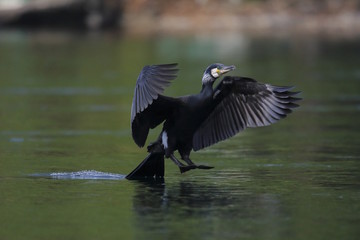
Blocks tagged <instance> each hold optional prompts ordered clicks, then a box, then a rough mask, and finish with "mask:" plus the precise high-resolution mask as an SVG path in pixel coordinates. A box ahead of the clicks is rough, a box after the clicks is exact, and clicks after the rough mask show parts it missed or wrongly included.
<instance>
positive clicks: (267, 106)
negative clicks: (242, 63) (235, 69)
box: [193, 77, 301, 151]
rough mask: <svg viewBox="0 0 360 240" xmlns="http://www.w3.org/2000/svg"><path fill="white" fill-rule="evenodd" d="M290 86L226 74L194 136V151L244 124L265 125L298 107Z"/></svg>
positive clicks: (230, 134) (239, 129)
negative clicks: (274, 84)
mask: <svg viewBox="0 0 360 240" xmlns="http://www.w3.org/2000/svg"><path fill="white" fill-rule="evenodd" d="M292 88H293V87H279V86H273V85H270V84H262V83H259V82H257V81H255V80H254V79H251V78H243V77H225V78H224V79H223V80H222V81H221V82H220V83H219V85H218V86H217V87H216V88H215V90H214V94H213V103H212V105H213V106H212V111H211V113H210V115H209V116H208V117H207V118H206V119H205V121H204V122H203V123H202V124H201V125H200V127H199V128H198V129H197V131H196V132H195V134H194V136H193V149H194V150H195V151H197V150H199V149H202V148H205V147H208V146H210V145H213V144H215V143H217V142H219V141H222V140H225V139H228V138H230V137H232V136H234V135H235V134H237V133H238V132H240V131H242V130H244V129H245V128H247V127H261V126H267V125H270V124H272V123H275V122H277V121H279V120H280V119H282V118H284V117H286V115H287V114H289V113H291V112H292V110H291V109H292V108H295V107H298V106H299V105H297V104H296V103H294V102H296V101H298V100H301V98H296V97H294V96H295V95H297V94H299V93H300V92H291V91H290V90H291V89H292Z"/></svg>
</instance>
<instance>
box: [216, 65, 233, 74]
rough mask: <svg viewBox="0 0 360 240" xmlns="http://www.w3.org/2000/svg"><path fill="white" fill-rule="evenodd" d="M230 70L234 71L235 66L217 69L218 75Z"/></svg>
mask: <svg viewBox="0 0 360 240" xmlns="http://www.w3.org/2000/svg"><path fill="white" fill-rule="evenodd" d="M232 70H235V66H234V65H231V66H225V67H223V68H222V69H219V73H220V74H224V73H227V72H230V71H232Z"/></svg>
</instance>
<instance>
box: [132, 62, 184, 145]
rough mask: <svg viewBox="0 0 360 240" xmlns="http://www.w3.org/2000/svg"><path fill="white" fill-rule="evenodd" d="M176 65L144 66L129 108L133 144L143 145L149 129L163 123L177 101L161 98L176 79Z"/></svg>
mask: <svg viewBox="0 0 360 240" xmlns="http://www.w3.org/2000/svg"><path fill="white" fill-rule="evenodd" d="M177 72H178V69H177V64H176V63H173V64H162V65H151V66H145V67H144V68H143V69H142V70H141V72H140V74H139V76H138V79H137V81H136V86H135V91H134V97H133V102H132V106H131V129H132V136H133V139H134V141H135V143H136V144H137V145H138V146H139V147H142V146H144V144H145V141H146V138H147V135H148V133H149V129H150V128H154V127H156V126H157V125H159V124H160V123H161V122H163V121H164V120H165V118H166V116H167V115H168V114H169V112H170V111H171V110H172V109H173V108H174V107H176V104H178V101H177V100H176V99H174V98H170V97H165V96H162V95H161V93H163V92H164V90H165V88H166V87H167V86H169V85H170V83H171V81H172V80H173V79H175V78H176V74H177Z"/></svg>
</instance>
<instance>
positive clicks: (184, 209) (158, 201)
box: [133, 178, 244, 217]
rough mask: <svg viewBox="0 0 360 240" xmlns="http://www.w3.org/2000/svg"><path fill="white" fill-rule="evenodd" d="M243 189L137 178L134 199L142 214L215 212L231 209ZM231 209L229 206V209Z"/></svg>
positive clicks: (137, 209)
mask: <svg viewBox="0 0 360 240" xmlns="http://www.w3.org/2000/svg"><path fill="white" fill-rule="evenodd" d="M241 194H244V192H242V191H241V189H237V190H236V191H233V190H230V189H228V188H226V187H225V188H224V187H223V188H219V187H217V186H214V185H208V184H207V185H205V183H203V184H202V183H198V182H193V181H190V180H186V181H180V182H178V183H168V184H165V180H164V179H163V178H161V179H153V180H151V181H138V182H137V185H136V190H135V195H134V199H133V206H134V210H135V211H136V212H137V213H139V214H140V215H141V216H142V217H144V216H146V214H151V213H159V212H163V213H166V214H176V215H179V214H180V215H181V214H184V213H186V214H194V215H196V214H214V213H216V211H218V210H220V209H223V210H225V211H226V209H224V208H223V207H224V206H227V207H228V208H229V206H230V208H231V206H233V204H234V203H235V201H236V202H237V201H239V199H238V198H239V197H240V196H239V195H241ZM230 208H229V209H230Z"/></svg>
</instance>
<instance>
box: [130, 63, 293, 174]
mask: <svg viewBox="0 0 360 240" xmlns="http://www.w3.org/2000/svg"><path fill="white" fill-rule="evenodd" d="M234 69H235V66H225V65H224V64H221V63H214V64H211V65H210V66H209V67H207V68H206V70H205V72H204V74H203V77H202V89H201V91H200V93H198V94H195V95H188V96H182V97H178V98H173V97H168V96H164V95H161V93H163V91H164V88H165V87H167V86H169V85H170V82H171V81H172V80H173V79H175V78H176V74H177V72H178V69H177V64H176V63H174V64H163V65H152V66H145V67H144V68H143V69H142V71H141V72H140V75H139V77H138V79H137V82H136V87H135V93H134V98H133V103H132V108H131V129H132V137H133V139H134V141H135V143H136V144H137V145H138V146H139V147H143V146H144V144H145V141H146V139H147V136H148V133H149V130H150V129H153V128H155V127H156V126H158V125H159V124H161V123H162V122H164V124H163V129H162V131H161V133H160V135H159V137H158V139H157V140H156V141H155V142H153V143H151V144H150V145H149V146H148V152H150V154H149V156H148V157H147V158H146V159H145V160H144V161H143V162H142V163H141V164H140V165H139V166H138V167H137V168H136V169H135V170H134V171H133V172H131V173H130V174H129V175H128V176H127V178H128V179H132V178H136V177H141V176H159V177H162V176H163V174H164V156H165V157H166V158H170V159H171V160H172V161H173V162H174V163H175V164H176V165H177V166H178V167H179V168H180V171H181V173H183V172H186V171H188V170H190V169H195V168H200V169H209V168H212V167H209V166H204V165H196V164H194V163H193V162H192V161H191V159H190V152H191V151H192V150H194V151H197V150H200V149H202V148H205V147H208V146H211V145H213V144H215V143H217V142H219V141H222V140H225V139H228V138H230V137H232V136H234V135H235V134H237V133H238V132H240V131H242V130H244V129H245V128H248V127H261V126H267V125H270V124H272V123H275V122H277V121H278V120H280V119H282V118H284V117H286V115H287V114H289V113H291V112H292V110H291V109H292V108H295V107H298V105H297V104H296V103H294V102H296V101H298V100H300V98H296V97H294V96H295V95H297V94H298V93H299V92H291V91H290V90H291V89H292V88H293V87H279V86H273V85H270V84H263V83H259V82H257V81H255V80H254V79H251V78H247V77H231V76H226V77H224V78H223V79H222V81H220V83H219V84H218V85H217V86H216V87H215V88H213V84H214V82H215V80H216V79H217V78H219V77H220V76H221V75H223V74H225V73H227V72H229V71H231V70H234ZM176 150H177V151H178V152H179V153H180V156H181V159H182V160H183V161H184V163H183V162H181V161H180V160H178V159H177V158H176V157H175V156H174V152H175V151H176Z"/></svg>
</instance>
